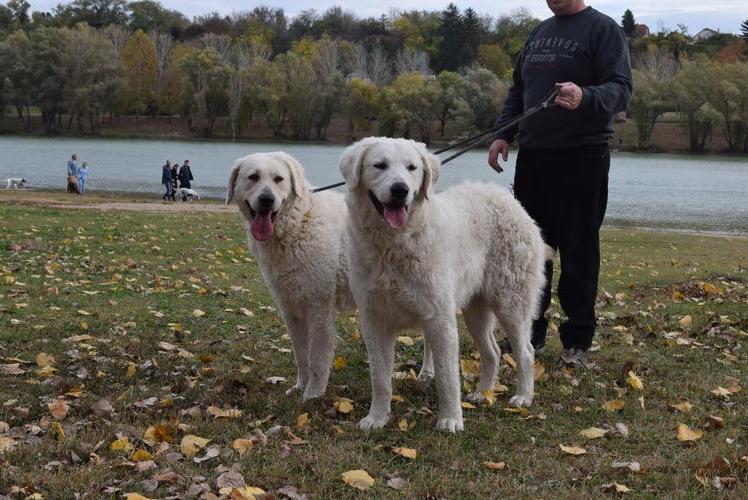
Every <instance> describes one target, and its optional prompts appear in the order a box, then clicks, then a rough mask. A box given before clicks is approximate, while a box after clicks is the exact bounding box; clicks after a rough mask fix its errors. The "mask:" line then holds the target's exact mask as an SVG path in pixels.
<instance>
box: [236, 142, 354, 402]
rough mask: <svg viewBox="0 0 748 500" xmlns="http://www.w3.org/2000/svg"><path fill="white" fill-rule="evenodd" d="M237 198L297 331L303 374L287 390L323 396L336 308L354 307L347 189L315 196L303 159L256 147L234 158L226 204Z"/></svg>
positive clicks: (271, 284)
mask: <svg viewBox="0 0 748 500" xmlns="http://www.w3.org/2000/svg"><path fill="white" fill-rule="evenodd" d="M232 200H234V201H236V203H237V205H239V210H241V213H242V215H243V216H244V217H245V219H246V220H247V232H248V236H249V246H250V247H251V249H252V253H253V254H254V256H255V257H256V259H257V262H258V264H259V265H260V270H261V271H262V276H263V278H264V279H265V283H266V284H267V285H268V287H269V288H270V292H271V294H272V296H273V298H274V299H275V302H276V303H277V304H278V307H279V309H280V311H281V314H282V316H283V319H284V321H285V323H286V326H287V327H288V331H289V334H290V336H291V341H292V343H293V352H294V358H295V361H296V369H297V372H298V378H297V381H296V385H295V386H294V387H293V388H292V389H289V391H288V393H289V394H290V393H291V392H292V391H293V390H299V391H302V392H303V398H304V399H310V398H316V397H320V396H322V395H323V394H324V392H325V389H326V387H327V381H328V378H329V375H330V367H331V365H332V358H333V354H334V352H335V313H336V310H337V311H344V310H353V309H354V308H355V306H354V303H353V298H352V296H351V293H350V288H349V286H348V263H347V260H346V256H345V252H346V250H347V244H346V241H345V238H346V233H345V217H346V214H347V210H346V206H345V202H344V201H343V195H342V194H340V193H335V192H330V191H328V192H324V193H319V194H312V192H311V189H310V186H309V184H308V183H307V181H306V179H305V178H304V171H303V169H302V167H301V165H300V164H299V162H298V161H296V160H295V159H294V158H293V157H291V156H290V155H288V154H286V153H256V154H251V155H249V156H245V157H244V158H239V159H238V160H236V162H235V164H234V168H233V170H232V171H231V177H230V179H229V186H228V193H227V196H226V203H227V204H228V203H230V202H231V201H232Z"/></svg>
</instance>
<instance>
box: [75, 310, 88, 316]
mask: <svg viewBox="0 0 748 500" xmlns="http://www.w3.org/2000/svg"><path fill="white" fill-rule="evenodd" d="M78 314H80V315H81V316H91V313H90V312H88V311H84V310H83V309H78Z"/></svg>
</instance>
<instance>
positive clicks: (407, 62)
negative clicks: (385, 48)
mask: <svg viewBox="0 0 748 500" xmlns="http://www.w3.org/2000/svg"><path fill="white" fill-rule="evenodd" d="M395 69H396V71H397V74H398V75H402V74H403V73H420V74H422V75H426V76H429V75H432V74H433V72H432V71H431V68H429V55H428V54H427V53H425V52H423V51H421V50H416V49H413V48H412V47H406V48H405V49H404V50H401V51H400V52H398V53H397V58H396V59H395Z"/></svg>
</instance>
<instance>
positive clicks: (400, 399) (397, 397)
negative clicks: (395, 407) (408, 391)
mask: <svg viewBox="0 0 748 500" xmlns="http://www.w3.org/2000/svg"><path fill="white" fill-rule="evenodd" d="M392 401H394V402H396V403H404V402H405V398H404V397H402V396H401V395H399V394H393V395H392Z"/></svg>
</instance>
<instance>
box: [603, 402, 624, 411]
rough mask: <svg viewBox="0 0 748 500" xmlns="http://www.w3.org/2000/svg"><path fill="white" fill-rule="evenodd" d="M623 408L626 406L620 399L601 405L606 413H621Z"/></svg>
mask: <svg viewBox="0 0 748 500" xmlns="http://www.w3.org/2000/svg"><path fill="white" fill-rule="evenodd" d="M624 406H626V403H625V402H624V401H623V400H622V399H614V400H612V401H608V402H606V403H605V404H604V405H603V408H604V409H605V410H606V411H621V410H623V408H624Z"/></svg>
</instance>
